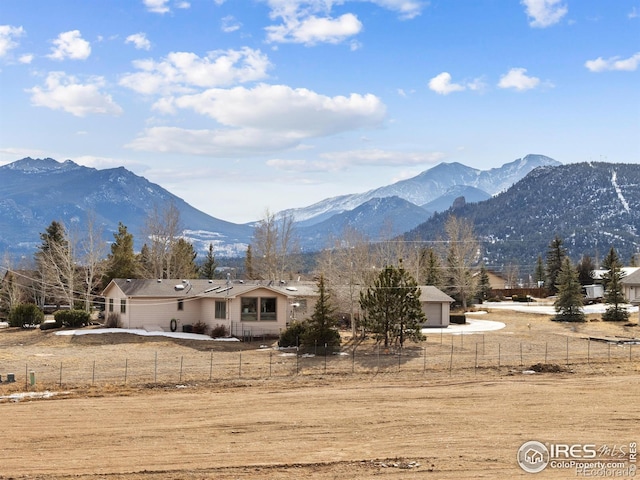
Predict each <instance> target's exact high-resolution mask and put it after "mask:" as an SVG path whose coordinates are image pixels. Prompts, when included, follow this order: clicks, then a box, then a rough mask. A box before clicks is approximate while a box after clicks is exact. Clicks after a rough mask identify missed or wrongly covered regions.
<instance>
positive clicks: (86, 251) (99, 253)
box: [80, 213, 107, 312]
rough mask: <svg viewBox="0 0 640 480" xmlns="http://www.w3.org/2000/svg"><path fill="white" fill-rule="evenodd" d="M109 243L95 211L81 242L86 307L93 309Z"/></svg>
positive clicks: (91, 215) (90, 216) (89, 309)
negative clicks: (104, 237) (92, 305)
mask: <svg viewBox="0 0 640 480" xmlns="http://www.w3.org/2000/svg"><path fill="white" fill-rule="evenodd" d="M106 249H107V244H106V242H105V241H104V239H103V235H102V228H100V226H99V225H97V223H96V218H95V215H94V214H93V213H89V215H88V216H87V229H86V232H85V236H84V238H83V239H82V241H81V242H80V250H81V259H80V262H81V268H82V272H83V274H84V278H83V284H84V291H83V297H84V309H85V311H87V312H90V311H91V304H92V297H93V295H94V294H95V293H96V289H97V288H98V285H99V284H100V282H101V280H102V274H103V273H104V271H105V266H106V263H105V261H104V257H105V252H106Z"/></svg>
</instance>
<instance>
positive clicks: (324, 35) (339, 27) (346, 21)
mask: <svg viewBox="0 0 640 480" xmlns="http://www.w3.org/2000/svg"><path fill="white" fill-rule="evenodd" d="M265 1H266V2H267V4H268V5H269V7H270V8H271V13H270V17H271V18H272V19H273V20H277V19H279V20H281V23H280V24H278V25H270V26H268V27H266V31H267V41H269V42H272V43H302V44H305V45H316V44H318V43H334V44H336V43H341V42H343V41H345V40H346V39H348V38H350V37H353V36H354V35H357V34H358V33H360V32H361V31H362V29H363V25H362V23H361V22H360V20H359V19H358V17H357V16H356V15H355V14H353V13H343V14H342V15H340V16H335V15H332V9H333V6H334V5H342V4H343V3H345V2H344V1H339V2H333V1H332V0H265ZM368 1H369V2H371V3H374V4H376V5H378V6H380V7H382V8H385V9H387V10H391V11H394V12H397V13H398V14H399V17H400V18H401V19H411V18H414V17H416V16H418V15H420V13H421V11H422V8H423V6H424V5H425V4H426V2H421V1H419V0H368ZM359 47H360V45H359V44H358V43H355V44H354V43H352V44H351V49H352V50H354V49H358V48H359Z"/></svg>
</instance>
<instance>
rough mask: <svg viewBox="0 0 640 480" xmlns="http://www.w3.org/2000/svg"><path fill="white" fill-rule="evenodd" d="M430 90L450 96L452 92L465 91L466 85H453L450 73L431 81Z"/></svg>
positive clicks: (440, 75) (443, 73)
mask: <svg viewBox="0 0 640 480" xmlns="http://www.w3.org/2000/svg"><path fill="white" fill-rule="evenodd" d="M429 88H430V89H431V90H433V91H434V92H436V93H439V94H440V95H448V94H450V93H452V92H461V91H462V90H465V86H464V85H460V84H458V83H451V75H450V74H449V73H448V72H442V73H441V74H439V75H436V76H435V77H433V78H432V79H431V80H429Z"/></svg>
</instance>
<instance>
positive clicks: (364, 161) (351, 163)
mask: <svg viewBox="0 0 640 480" xmlns="http://www.w3.org/2000/svg"><path fill="white" fill-rule="evenodd" d="M320 157H321V160H285V159H275V158H274V159H270V160H268V161H267V165H268V166H269V167H272V168H274V169H276V170H281V171H285V172H307V173H309V172H327V171H331V172H338V171H345V170H347V169H349V168H351V167H362V166H365V167H401V166H421V167H422V166H424V165H426V164H433V163H436V162H440V161H442V160H443V159H444V158H446V155H445V154H444V153H442V152H401V151H390V150H380V149H369V150H348V151H342V152H329V153H323V154H321V155H320Z"/></svg>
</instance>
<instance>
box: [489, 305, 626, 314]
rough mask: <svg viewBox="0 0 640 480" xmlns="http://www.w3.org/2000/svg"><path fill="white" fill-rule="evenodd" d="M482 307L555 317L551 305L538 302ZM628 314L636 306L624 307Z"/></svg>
mask: <svg viewBox="0 0 640 480" xmlns="http://www.w3.org/2000/svg"><path fill="white" fill-rule="evenodd" d="M483 305H484V306H485V307H487V308H489V309H495V310H498V309H502V310H513V311H515V312H528V313H539V314H541V315H555V314H556V310H555V308H554V307H553V305H552V304H544V303H538V302H530V303H522V302H485V303H483ZM625 307H626V309H627V311H628V312H629V313H634V312H635V313H637V312H638V306H635V307H634V306H631V305H625ZM606 309H607V305H605V304H604V303H596V304H594V305H585V306H584V307H583V308H582V310H583V312H584V313H585V314H590V313H604V312H605V311H606Z"/></svg>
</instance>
